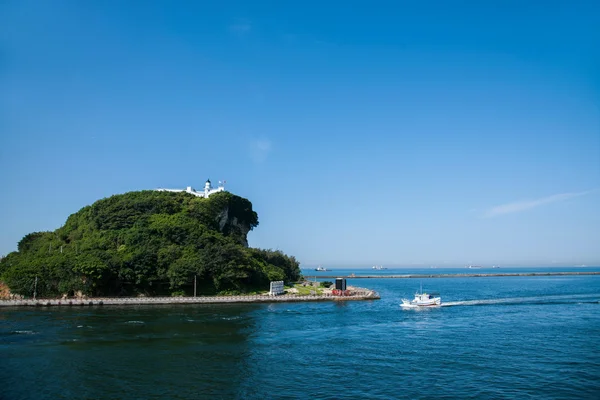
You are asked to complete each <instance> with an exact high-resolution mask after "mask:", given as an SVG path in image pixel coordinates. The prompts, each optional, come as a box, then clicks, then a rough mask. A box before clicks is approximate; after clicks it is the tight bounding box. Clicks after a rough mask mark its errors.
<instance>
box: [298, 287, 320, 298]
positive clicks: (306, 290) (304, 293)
mask: <svg viewBox="0 0 600 400" xmlns="http://www.w3.org/2000/svg"><path fill="white" fill-rule="evenodd" d="M294 288H295V289H297V290H298V294H299V295H300V296H307V295H310V294H311V291H314V292H315V293H316V294H323V288H316V287H314V286H302V285H300V284H296V285H294Z"/></svg>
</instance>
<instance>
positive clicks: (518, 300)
mask: <svg viewBox="0 0 600 400" xmlns="http://www.w3.org/2000/svg"><path fill="white" fill-rule="evenodd" d="M569 303H572V304H580V303H600V294H579V295H554V296H534V297H506V298H498V299H481V300H463V301H448V302H444V303H442V304H441V306H442V307H456V306H485V305H496V304H569Z"/></svg>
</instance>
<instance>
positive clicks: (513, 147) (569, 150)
mask: <svg viewBox="0 0 600 400" xmlns="http://www.w3.org/2000/svg"><path fill="white" fill-rule="evenodd" d="M213 3H214V4H213ZM482 3H485V4H482ZM598 26H600V5H599V3H597V2H593V1H587V2H581V1H549V2H537V1H529V2H526V1H502V2H492V1H490V2H481V1H398V2H392V1H389V2H377V1H368V2H367V1H365V2H356V1H344V2H334V1H330V2H323V1H320V2H312V1H304V2H282V1H272V2H261V1H252V2H250V1H247V2H227V1H222V2H192V1H178V2H172V1H164V2H158V1H147V2H142V1H129V2H126V1H102V2H100V1H95V2H94V1H88V2H81V1H58V0H57V1H52V2H41V1H27V0H26V1H15V0H4V1H2V2H0V88H1V90H0V171H1V173H0V187H1V188H2V195H1V196H0V224H1V226H2V228H1V231H0V254H6V253H8V252H10V251H13V250H15V249H16V244H17V242H18V241H19V240H20V239H21V238H22V237H23V236H24V235H25V234H26V233H28V232H32V231H41V230H53V229H56V228H58V227H59V226H61V225H62V224H63V223H64V221H65V219H66V218H67V216H68V215H69V214H71V213H73V212H76V211H77V210H79V209H80V208H81V207H83V206H85V205H88V204H91V203H93V202H94V201H96V200H98V199H100V198H103V197H108V196H110V195H113V194H117V193H124V192H127V191H132V190H142V189H152V188H157V187H172V188H178V187H181V188H183V187H185V186H188V185H192V186H194V187H196V188H200V187H202V185H203V182H204V181H205V180H206V178H209V177H210V178H211V179H212V180H213V181H217V180H219V179H225V180H227V189H228V190H230V191H231V192H233V193H235V194H238V195H241V196H243V197H246V198H248V199H250V200H251V201H252V203H253V205H254V208H255V210H256V211H257V212H258V214H259V220H260V225H259V226H258V228H256V229H255V230H254V231H253V232H251V233H250V235H249V241H250V245H251V246H255V247H264V248H274V249H281V250H283V251H285V252H286V253H288V254H293V255H295V256H296V257H297V258H298V259H299V260H300V261H301V263H302V264H303V265H304V266H311V265H317V264H321V265H324V266H371V265H374V264H383V265H385V266H388V267H392V266H399V265H406V266H409V265H439V266H452V265H465V264H483V265H488V264H499V265H538V264H539V265H559V264H587V265H592V264H595V265H599V264H600V211H599V210H600V190H599V189H600V29H598Z"/></svg>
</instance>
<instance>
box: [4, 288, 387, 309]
mask: <svg viewBox="0 0 600 400" xmlns="http://www.w3.org/2000/svg"><path fill="white" fill-rule="evenodd" d="M379 299H380V296H379V293H377V292H375V291H371V290H367V291H357V292H354V293H352V294H351V295H348V296H333V295H331V294H322V295H304V296H300V295H280V296H268V295H250V296H243V295H240V296H205V297H106V298H99V297H98V298H88V299H19V300H0V307H3V306H4V307H26V306H28V307H44V306H62V307H69V306H71V307H73V306H127V305H160V304H224V303H285V302H288V303H290V302H307V301H353V300H379Z"/></svg>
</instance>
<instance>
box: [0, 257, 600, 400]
mask: <svg viewBox="0 0 600 400" xmlns="http://www.w3.org/2000/svg"><path fill="white" fill-rule="evenodd" d="M557 271H581V272H585V271H600V268H599V267H595V268H594V267H586V268H580V267H573V268H528V269H525V268H518V269H516V268H515V269H514V270H513V269H505V268H500V269H494V270H492V269H481V270H477V271H474V270H465V269H464V268H461V269H455V270H451V269H443V268H439V269H435V271H433V270H432V269H429V268H427V269H397V270H394V269H388V270H381V271H373V270H372V269H368V270H367V269H364V270H360V269H353V270H341V269H339V270H332V271H327V272H316V271H314V270H305V271H303V272H304V274H305V275H318V274H321V276H325V275H337V274H339V275H348V274H350V273H355V274H356V275H359V274H369V275H373V274H375V273H377V274H382V275H391V274H416V273H424V274H432V272H434V273H466V272H468V273H472V272H477V273H494V272H497V273H504V272H557ZM316 279H317V280H323V278H316ZM328 280H330V279H328ZM348 285H352V286H358V287H366V288H369V289H373V290H376V291H377V292H379V294H380V296H381V299H380V300H369V301H345V302H342V301H337V302H321V303H280V304H239V305H235V304H222V305H208V304H201V305H173V306H110V307H108V306H104V307H102V306H91V307H90V306H85V307H72V308H62V307H48V308H45V307H39V308H0V399H2V400H16V399H36V400H40V399H78V400H82V399H94V400H96V399H185V400H189V399H427V398H436V399H600V276H599V275H588V276H586V275H581V276H520V277H476V278H472V277H471V278H467V277H448V278H423V279H419V278H417V279H386V278H371V279H349V280H348ZM421 285H422V287H423V290H424V291H430V292H438V293H440V295H441V297H442V302H443V304H442V306H441V307H436V308H426V309H408V310H405V309H402V308H401V307H400V306H399V305H400V303H401V299H402V298H412V297H413V295H414V293H415V292H416V291H417V290H419V288H420V286H421Z"/></svg>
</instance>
